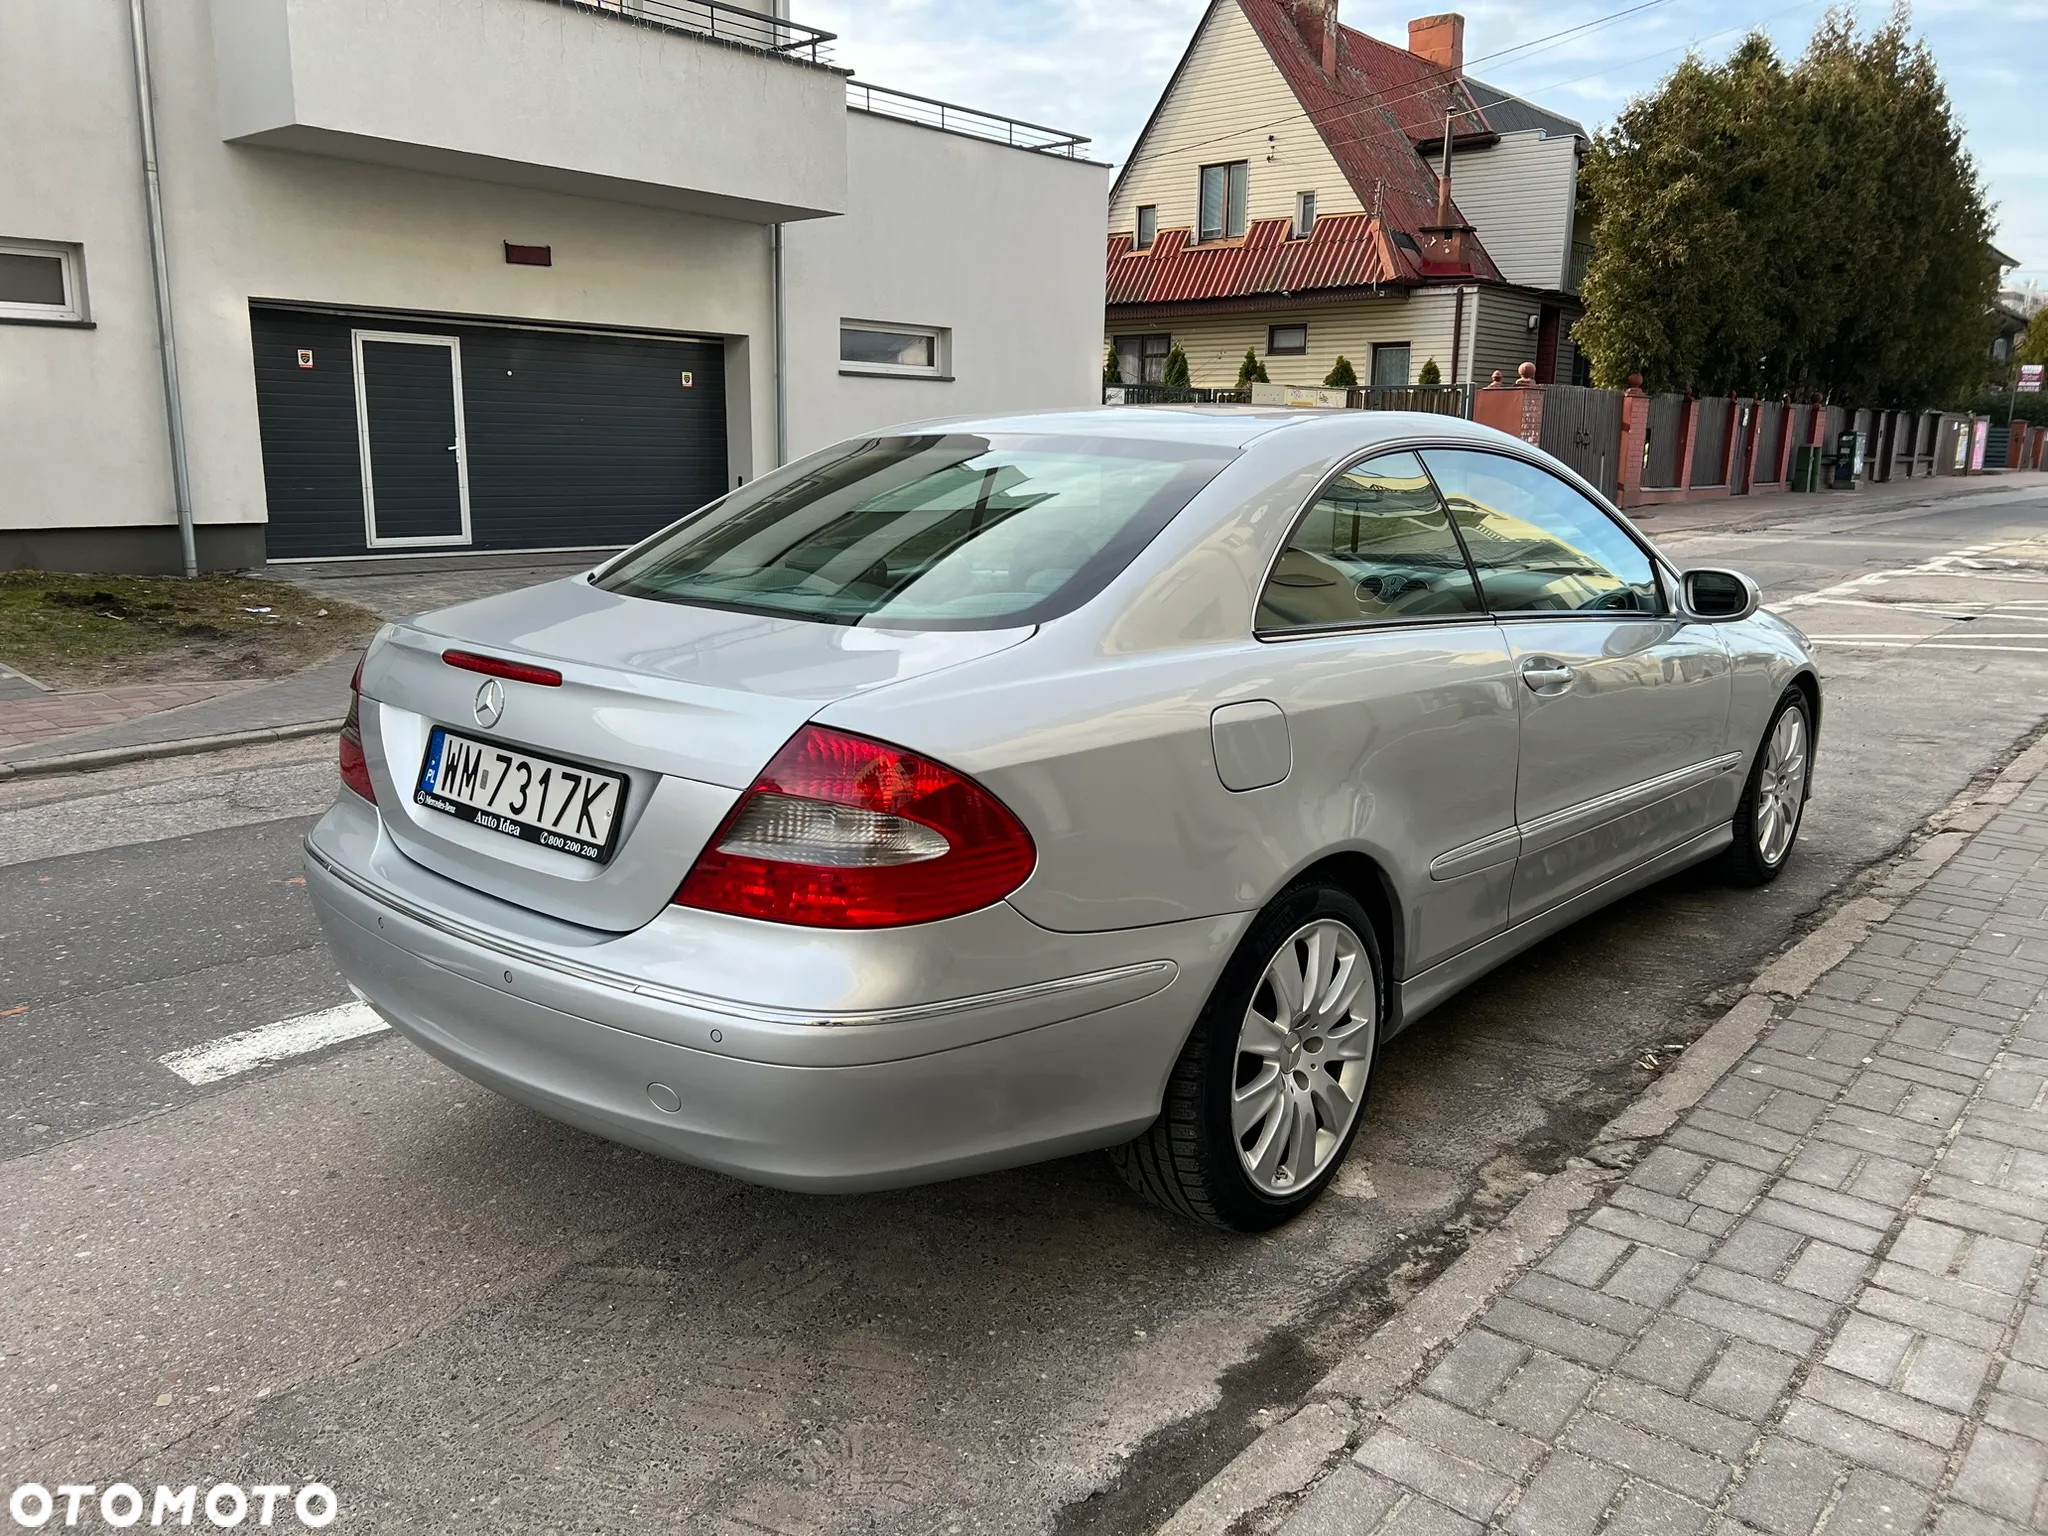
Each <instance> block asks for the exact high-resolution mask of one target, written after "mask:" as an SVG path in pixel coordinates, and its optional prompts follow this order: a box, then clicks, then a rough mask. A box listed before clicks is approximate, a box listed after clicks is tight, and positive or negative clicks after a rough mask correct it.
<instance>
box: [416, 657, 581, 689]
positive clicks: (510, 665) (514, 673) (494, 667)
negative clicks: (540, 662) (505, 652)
mask: <svg viewBox="0 0 2048 1536" xmlns="http://www.w3.org/2000/svg"><path fill="white" fill-rule="evenodd" d="M441 659H442V660H443V661H445V662H447V663H448V665H449V666H451V667H460V668H462V670H463V671H465V672H481V673H483V675H484V676H485V677H502V678H504V679H506V680H507V681H508V682H514V683H532V684H533V685H534V686H535V687H538V688H559V687H561V686H562V674H561V673H559V672H557V671H556V670H555V669H554V668H553V667H531V666H528V665H527V664H526V663H525V662H523V661H506V660H504V659H503V658H502V657H498V656H479V655H477V653H476V652H475V651H443V652H442V653H441Z"/></svg>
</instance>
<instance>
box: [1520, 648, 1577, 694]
mask: <svg viewBox="0 0 2048 1536" xmlns="http://www.w3.org/2000/svg"><path fill="white" fill-rule="evenodd" d="M1577 676H1578V674H1577V673H1576V672H1574V671H1573V670H1572V669H1571V668H1570V667H1568V666H1566V665H1565V664H1564V663H1563V662H1561V661H1559V660H1557V658H1555V657H1554V656H1531V657H1530V658H1529V659H1528V660H1527V661H1525V662H1523V663H1522V681H1523V682H1525V683H1527V684H1528V685H1529V688H1530V690H1531V691H1532V692H1535V693H1563V692H1564V691H1565V689H1567V688H1569V687H1571V685H1572V679H1573V678H1574V677H1577Z"/></svg>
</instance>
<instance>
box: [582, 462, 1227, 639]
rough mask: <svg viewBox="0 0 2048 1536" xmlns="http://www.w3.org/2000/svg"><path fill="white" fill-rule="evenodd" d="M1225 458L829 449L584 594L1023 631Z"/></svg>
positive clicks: (889, 623) (648, 550)
mask: <svg viewBox="0 0 2048 1536" xmlns="http://www.w3.org/2000/svg"><path fill="white" fill-rule="evenodd" d="M1234 453H1235V450H1233V449H1227V448H1217V447H1213V446H1209V445H1186V444H1180V443H1158V442H1142V441H1131V440H1128V439H1123V438H1108V437H1065V436H1061V437H1038V436H1023V435H1009V434H988V435H981V434H977V433H962V432H952V433H934V434H929V435H916V436H904V437H878V438H869V439H867V440H865V441H859V442H851V443H845V444H842V445H841V446H839V447H837V448H832V449H828V450H827V451H826V452H825V453H823V454H820V455H817V456H815V457H813V458H811V459H809V460H806V461H805V462H804V463H802V464H799V465H796V466H793V468H794V469H795V471H796V473H795V474H794V476H793V477H792V476H785V475H776V476H773V477H771V478H769V479H768V480H765V481H763V482H762V483H761V484H760V485H759V486H758V487H749V488H748V489H746V490H743V491H737V492H735V493H734V494H733V495H731V496H729V497H727V498H725V499H724V500H723V501H720V502H717V503H715V504H714V505H712V506H710V507H708V508H706V509H705V510H704V511H703V512H702V513H700V514H698V515H697V516H695V517H693V518H690V519H688V520H686V521H685V522H682V523H679V524H677V525H676V526H675V527H674V528H671V529H669V530H668V531H667V532H665V533H662V534H660V535H658V536H656V537H655V538H654V539H652V540H651V541H649V542H648V543H647V544H645V545H643V546H641V547H640V548H639V549H636V550H633V551H630V552H629V553H628V554H627V555H626V556H625V557H624V558H623V559H621V560H620V561H619V563H618V564H616V565H614V566H612V567H611V568H609V569H608V570H605V571H602V572H600V573H599V575H598V576H597V578H596V584H597V585H598V586H599V587H602V588H603V589H604V590H606V591H608V592H619V593H624V594H626V595H628V596H632V597H651V598H657V599H660V600H661V601H664V602H671V603H694V604H700V605H703V606H706V607H714V608H737V609H740V610H742V611H745V612H749V613H770V614H783V615H788V616H790V617H793V618H804V619H818V620H822V621H824V622H827V623H832V624H870V625H873V626H875V627H877V628H884V629H998V628H1006V627H1009V626H1012V625H1022V624H1035V623H1038V622H1040V621H1041V620H1044V619H1049V618H1052V617H1054V616H1056V615H1058V614H1062V613H1065V612H1067V611H1068V610H1070V609H1072V608H1076V607H1078V606H1079V605H1080V604H1082V603H1084V602H1086V601H1087V600H1088V599H1089V598H1091V597H1093V596H1094V595H1095V594H1096V593H1097V592H1099V591H1101V590H1102V588H1103V587H1104V586H1105V585H1106V584H1107V583H1108V582H1109V580H1110V579H1111V578H1112V577H1113V576H1115V575H1116V574H1117V572H1119V571H1121V570H1122V569H1123V568H1124V567H1125V566H1126V565H1128V564H1129V563H1130V561H1131V558H1132V557H1133V556H1134V555H1136V554H1137V552H1138V551H1139V550H1141V549H1143V548H1144V547H1145V545H1146V544H1147V543H1148V542H1149V541H1150V540H1151V539H1152V537H1153V535H1154V534H1156V533H1158V532H1159V530H1160V529H1161V528H1164V527H1165V526H1166V524H1167V522H1168V521H1169V520H1170V519H1171V518H1172V517H1173V515H1174V514H1175V513H1176V512H1178V511H1180V509H1181V508H1182V507H1184V506H1186V505H1187V504H1188V502H1189V501H1190V500H1192V499H1193V497H1194V495H1195V493H1196V492H1197V491H1199V490H1200V489H1201V488H1202V487H1203V486H1205V485H1207V484H1208V483H1209V481H1210V480H1212V479H1213V478H1215V476H1216V473H1217V471H1219V470H1220V469H1222V468H1223V466H1224V464H1225V463H1227V462H1228V461H1229V460H1230V459H1231V458H1232V457H1233V456H1234Z"/></svg>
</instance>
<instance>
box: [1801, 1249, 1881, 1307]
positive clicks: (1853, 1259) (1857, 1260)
mask: <svg viewBox="0 0 2048 1536" xmlns="http://www.w3.org/2000/svg"><path fill="white" fill-rule="evenodd" d="M1869 1270H1870V1257H1869V1255H1868V1254H1862V1253H1858V1252H1856V1251H1855V1250H1854V1249H1853V1248H1837V1247H1836V1246H1835V1245H1834V1244H1833V1243H1823V1242H1821V1241H1819V1240H1818V1239H1815V1240H1814V1241H1812V1242H1810V1243H1808V1244H1807V1245H1806V1247H1805V1248H1804V1249H1802V1250H1801V1251H1800V1254H1799V1257H1798V1258H1797V1259H1795V1260H1794V1261H1793V1263H1792V1267H1791V1268H1790V1269H1788V1270H1786V1271H1785V1280H1784V1283H1785V1284H1786V1285H1789V1286H1791V1287H1792V1288H1793V1289H1794V1290H1799V1291H1805V1292H1807V1293H1808V1294H1810V1295H1814V1296H1819V1297H1822V1298H1824V1299H1826V1300H1828V1301H1833V1302H1844V1301H1847V1300H1848V1299H1849V1298H1850V1297H1852V1296H1854V1295H1855V1294H1856V1292H1857V1289H1858V1288H1859V1287H1860V1286H1861V1285H1862V1284H1863V1279H1864V1276H1865V1275H1866V1274H1867V1273H1868V1272H1869Z"/></svg>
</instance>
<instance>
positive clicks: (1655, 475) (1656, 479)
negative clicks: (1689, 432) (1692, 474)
mask: <svg viewBox="0 0 2048 1536" xmlns="http://www.w3.org/2000/svg"><path fill="white" fill-rule="evenodd" d="M1688 403H1689V402H1688V401H1687V399H1686V397H1685V396H1684V395H1652V396H1651V397H1650V436H1649V441H1648V442H1647V443H1646V444H1645V445H1644V447H1645V449H1646V450H1647V451H1646V452H1645V454H1644V457H1643V484H1644V485H1645V486H1648V487H1651V488H1653V489H1656V490H1675V489H1676V488H1677V486H1678V483H1679V477H1680V474H1681V472H1682V471H1683V470H1684V468H1685V466H1684V465H1683V464H1681V463H1680V462H1679V459H1678V454H1679V450H1680V449H1681V448H1683V447H1684V446H1685V408H1686V406H1687V404H1688Z"/></svg>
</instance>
